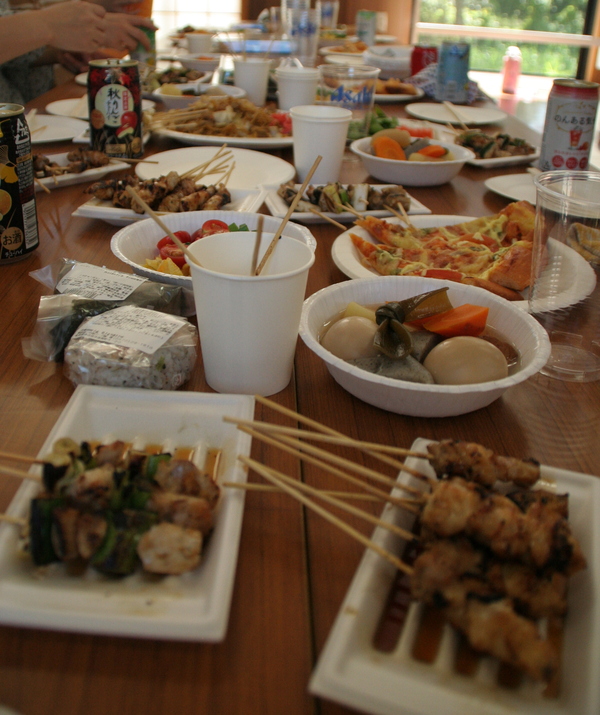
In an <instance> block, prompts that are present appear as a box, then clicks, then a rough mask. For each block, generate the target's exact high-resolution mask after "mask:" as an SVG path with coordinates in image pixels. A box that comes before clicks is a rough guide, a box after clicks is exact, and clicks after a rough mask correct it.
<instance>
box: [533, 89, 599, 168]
mask: <svg viewBox="0 0 600 715" xmlns="http://www.w3.org/2000/svg"><path fill="white" fill-rule="evenodd" d="M599 87H600V85H598V84H596V83H595V82H587V81H584V80H579V79H555V80H554V84H553V86H552V89H551V91H550V95H549V97H548V108H547V110H546V121H545V123H544V136H543V138H542V150H541V155H540V160H539V168H540V169H541V170H542V171H553V170H558V169H563V170H565V169H566V170H571V171H574V170H583V169H587V166H588V162H589V158H590V151H591V149H592V141H593V138H594V123H595V121H596V112H597V111H598V88H599Z"/></svg>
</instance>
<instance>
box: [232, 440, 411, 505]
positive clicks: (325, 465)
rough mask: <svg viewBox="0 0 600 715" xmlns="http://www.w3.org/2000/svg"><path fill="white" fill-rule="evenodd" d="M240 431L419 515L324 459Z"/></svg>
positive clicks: (400, 501) (399, 501)
mask: <svg viewBox="0 0 600 715" xmlns="http://www.w3.org/2000/svg"><path fill="white" fill-rule="evenodd" d="M238 429H239V430H240V431H241V432H245V433H246V434H249V435H250V436H251V437H255V438H256V439H259V440H260V441H261V442H265V443H266V444H270V445H272V446H273V447H277V448H278V449H281V450H283V451H284V452H287V453H288V454H291V455H292V456H294V457H297V458H298V459H301V460H302V461H304V462H308V463H309V464H312V465H314V466H315V467H318V468H319V469H322V470H323V471H325V472H328V473H329V474H332V475H333V476H335V477H339V478H340V479H344V480H345V481H347V482H350V483H351V484H354V485H355V486H357V487H360V488H361V489H364V490H365V491H366V492H368V493H369V494H373V495H375V496H378V497H381V499H382V500H383V501H386V502H389V503H390V504H393V505H394V506H397V507H400V508H401V509H407V510H408V511H412V512H413V513H417V511H419V510H418V509H416V508H412V506H409V505H407V503H406V500H404V499H400V498H398V497H393V496H391V495H390V494H388V492H384V491H383V490H381V489H378V488H377V487H374V486H372V485H371V484H369V483H368V482H365V481H364V480H362V479H359V478H358V477H353V476H352V475H351V474H347V473H346V472H343V471H342V470H341V469H337V468H336V467H332V466H331V465H330V464H328V463H327V462H325V461H323V460H322V459H318V458H317V457H313V456H311V455H309V454H304V453H302V452H301V451H300V450H298V449H295V448H294V447H291V446H289V445H287V444H284V443H282V442H279V441H277V440H275V439H273V438H271V437H269V436H267V435H265V434H263V433H262V432H257V431H256V430H252V429H250V428H248V427H243V426H240V427H238Z"/></svg>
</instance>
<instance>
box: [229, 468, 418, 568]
mask: <svg viewBox="0 0 600 715" xmlns="http://www.w3.org/2000/svg"><path fill="white" fill-rule="evenodd" d="M239 459H240V460H241V461H242V462H243V463H244V464H246V465H247V466H248V467H250V468H251V469H253V470H254V471H255V472H257V473H258V474H260V475H261V476H262V477H264V478H265V479H266V480H268V481H269V482H271V483H272V484H276V485H277V486H279V487H280V488H281V489H282V490H283V491H285V492H287V493H288V494H289V495H290V496H292V497H294V498H295V499H297V500H298V501H299V502H301V503H302V504H304V506H306V507H308V508H309V509H311V510H312V511H314V512H316V513H317V514H319V515H320V516H322V517H323V518H324V519H326V520H327V521H329V522H330V523H331V524H334V525H335V526H337V527H338V528H340V529H341V530H342V531H344V532H345V533H346V534H348V535H349V536H352V537H353V538H354V539H356V540H357V541H359V542H360V543H361V544H363V545H364V546H366V547H367V548H369V549H371V550H373V551H375V552H376V553H377V554H379V555H380V556H382V557H383V558H384V559H386V560H387V561H389V562H390V563H391V564H393V565H394V566H395V567H396V568H398V569H400V570H401V571H403V572H404V573H407V574H412V572H413V569H412V567H411V566H409V565H408V564H405V563H404V561H402V560H401V559H399V558H397V557H396V556H394V555H393V554H391V553H390V552H389V551H386V550H385V549H384V548H382V547H381V546H379V544H376V543H375V542H374V541H371V539H368V538H367V537H366V536H364V535H363V534H361V533H360V531H357V530H356V529H354V528H353V527H351V526H349V525H348V524H346V522H344V521H342V520H341V519H339V518H338V517H336V516H335V515H333V514H331V513H330V512H329V511H327V509H324V508H323V507H322V506H320V505H319V504H315V502H313V501H312V500H311V499H309V498H308V497H307V496H305V495H304V494H302V493H301V492H300V491H298V490H297V489H294V488H293V487H290V486H289V485H288V484H286V482H285V481H284V480H283V479H281V476H285V475H281V474H279V473H278V472H275V470H270V469H267V468H266V467H264V466H263V465H262V464H260V463H259V462H255V461H254V460H252V459H248V458H247V457H243V456H240V457H239Z"/></svg>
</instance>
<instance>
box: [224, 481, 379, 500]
mask: <svg viewBox="0 0 600 715" xmlns="http://www.w3.org/2000/svg"><path fill="white" fill-rule="evenodd" d="M221 486H222V487H227V488H228V489H239V490H241V491H245V492H271V493H273V492H279V493H281V489H280V488H279V487H276V486H273V485H272V484H256V483H255V482H221ZM319 491H321V492H322V493H323V494H327V495H328V496H332V497H337V498H338V499H349V500H353V499H358V500H359V501H373V502H382V501H383V499H382V498H381V497H377V496H375V495H374V494H363V493H361V492H340V491H336V490H335V489H321V490H319Z"/></svg>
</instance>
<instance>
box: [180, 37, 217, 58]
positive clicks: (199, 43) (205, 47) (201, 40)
mask: <svg viewBox="0 0 600 715" xmlns="http://www.w3.org/2000/svg"><path fill="white" fill-rule="evenodd" d="M185 37H186V40H187V46H188V50H189V52H190V54H191V55H198V54H201V53H205V52H210V51H211V49H212V38H213V36H212V34H211V33H209V32H188V33H186V36H185Z"/></svg>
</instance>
